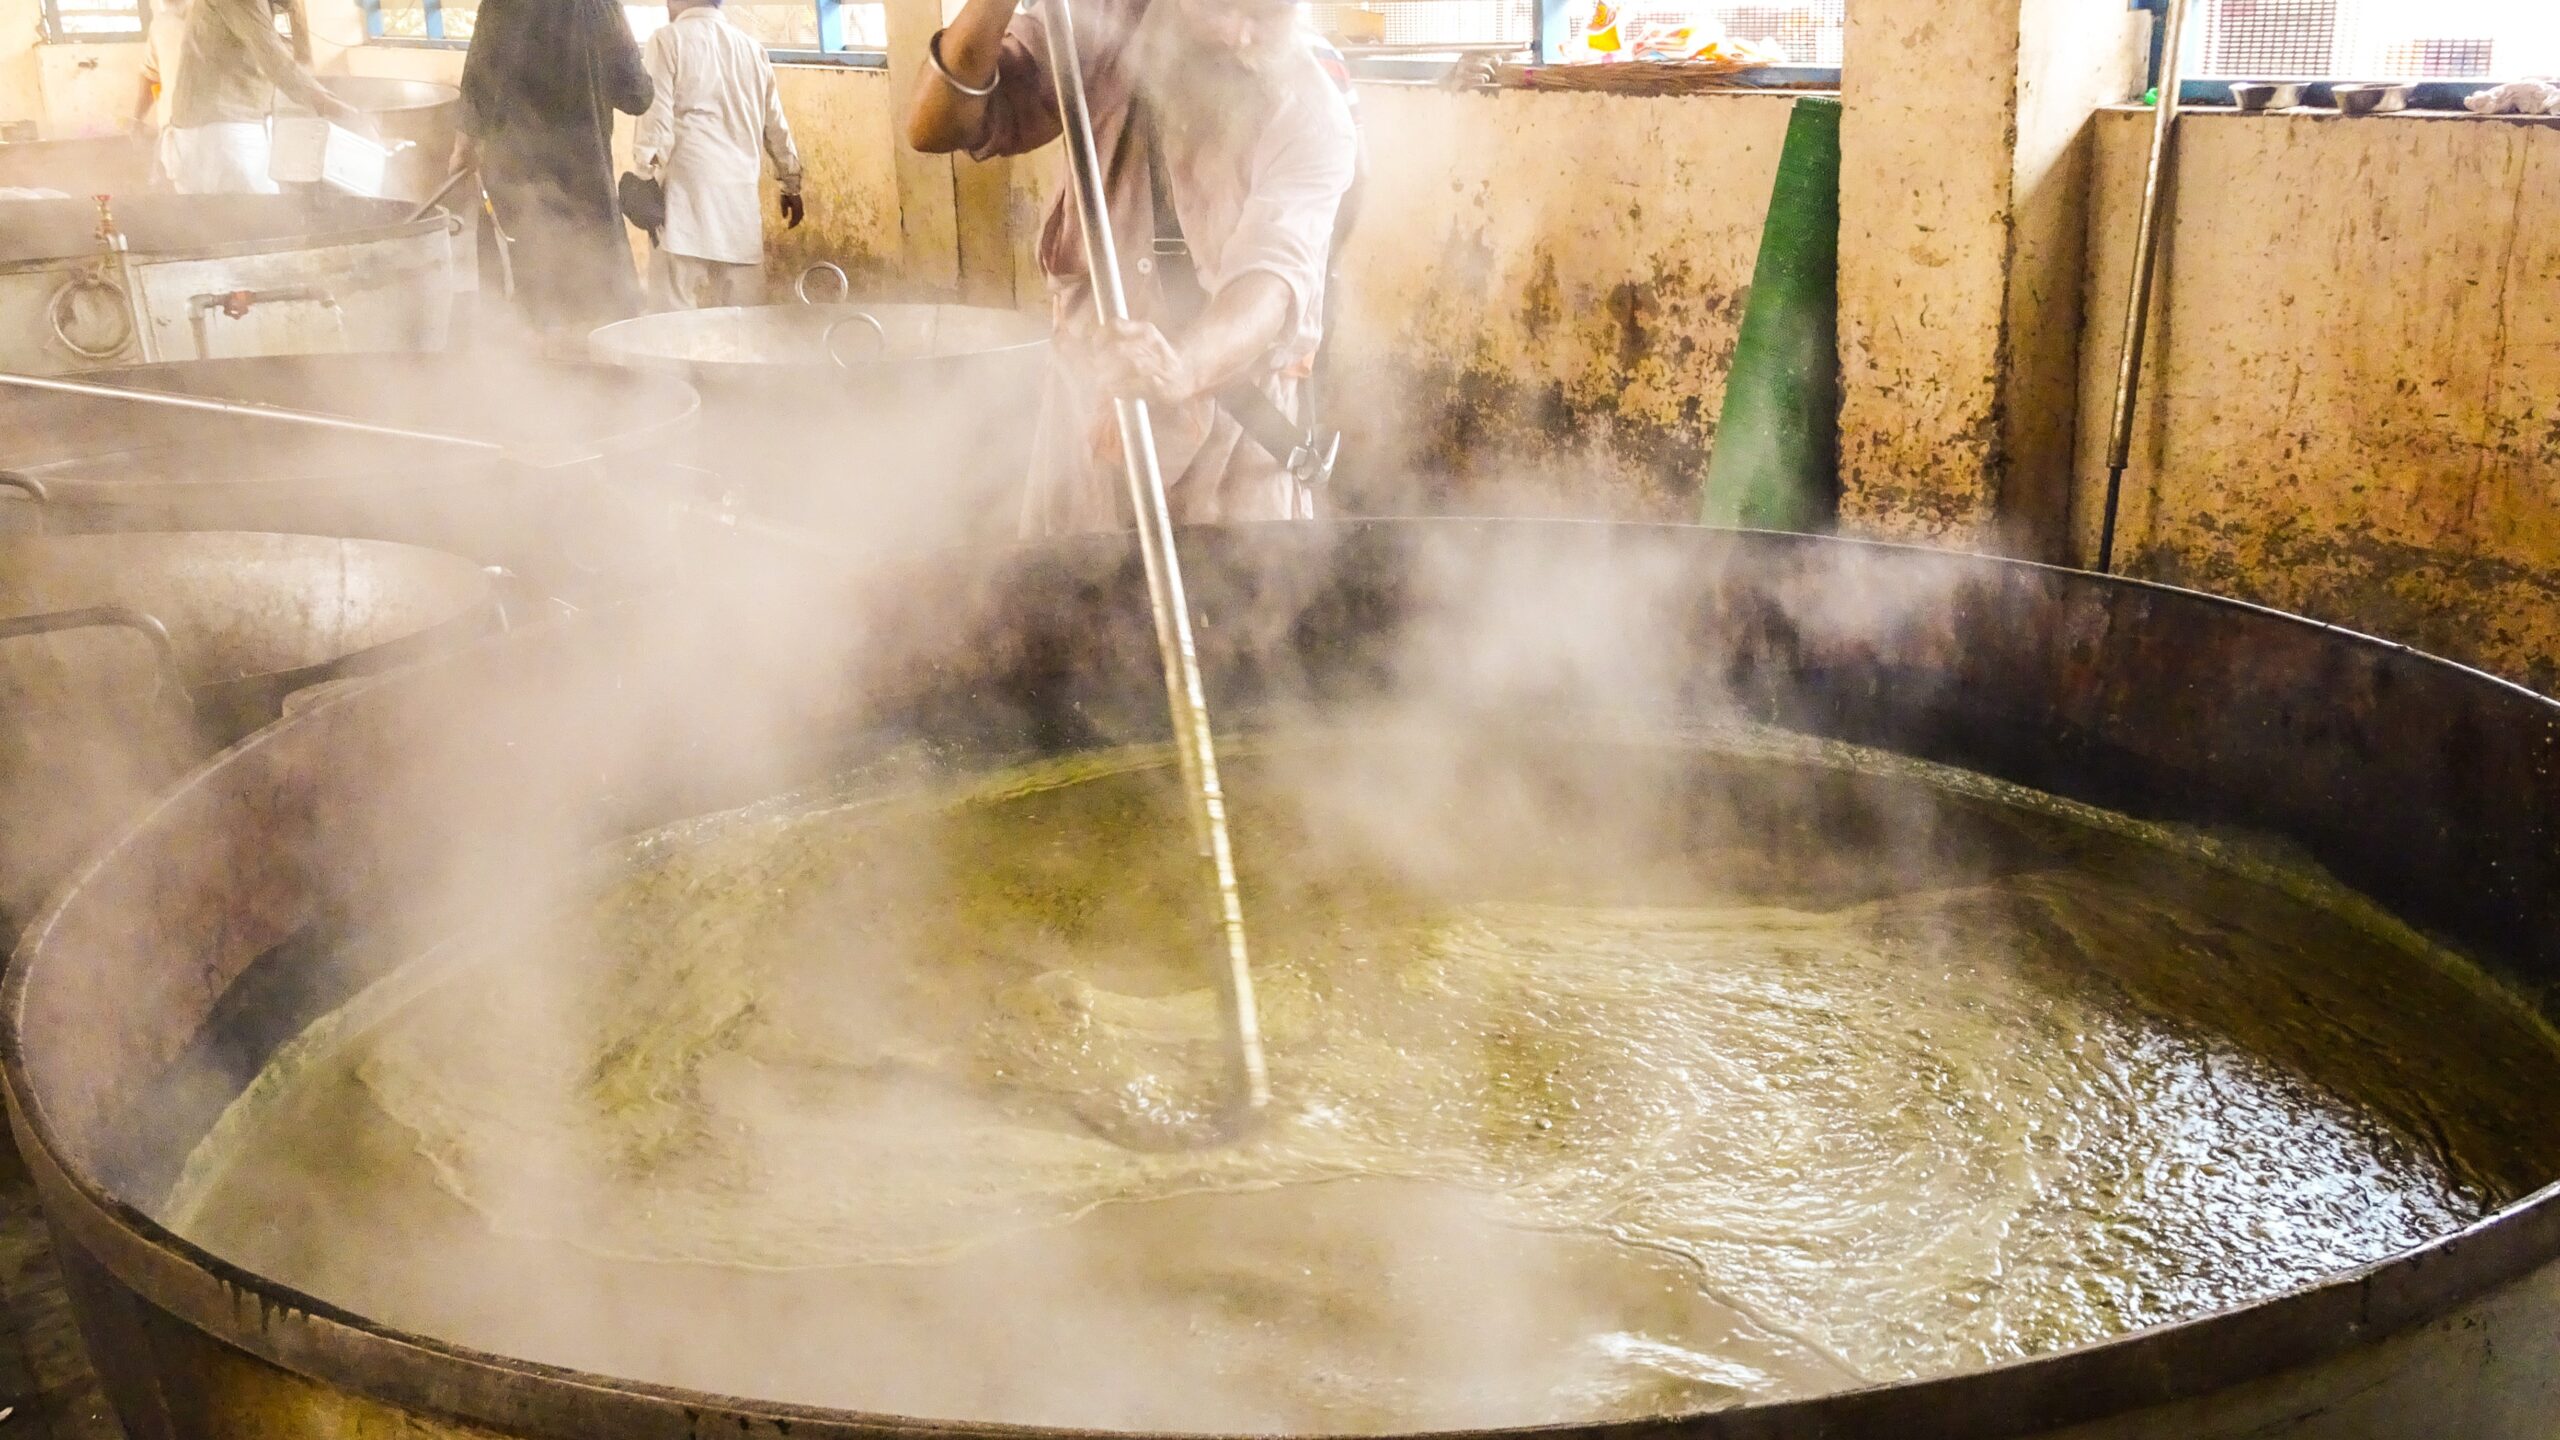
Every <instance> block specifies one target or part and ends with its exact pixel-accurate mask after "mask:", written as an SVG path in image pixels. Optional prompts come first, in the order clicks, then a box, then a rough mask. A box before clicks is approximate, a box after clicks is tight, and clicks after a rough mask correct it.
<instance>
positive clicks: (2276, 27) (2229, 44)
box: [2179, 0, 2338, 79]
mask: <svg viewBox="0 0 2560 1440" xmlns="http://www.w3.org/2000/svg"><path fill="white" fill-rule="evenodd" d="M2337 45H2338V0H2212V3H2211V5H2210V6H2209V8H2208V9H2207V10H2206V12H2205V22H2204V73H2205V74H2207V75H2213V76H2229V77H2232V78H2235V79H2246V78H2248V77H2251V76H2277V77H2284V76H2295V75H2328V74H2331V73H2333V71H2332V63H2333V57H2334V56H2335V55H2336V54H2337ZM2179 48H2180V49H2182V50H2183V49H2185V48H2186V47H2184V46H2180V47H2179Z"/></svg>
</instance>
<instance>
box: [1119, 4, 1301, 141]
mask: <svg viewBox="0 0 2560 1440" xmlns="http://www.w3.org/2000/svg"><path fill="white" fill-rule="evenodd" d="M1148 38H1149V41H1150V43H1149V44H1148V45H1147V46H1146V49H1145V52H1144V55H1143V63H1142V64H1141V65H1140V67H1139V71H1138V74H1139V85H1140V87H1141V89H1142V91H1143V93H1144V95H1145V97H1146V100H1147V103H1148V104H1149V105H1150V106H1152V107H1153V108H1154V110H1155V114H1156V124H1157V127H1158V128H1159V129H1160V130H1161V131H1162V132H1163V134H1164V137H1165V141H1166V144H1167V145H1168V146H1169V147H1170V148H1171V149H1172V150H1173V151H1174V152H1175V153H1177V154H1199V153H1203V152H1217V151H1220V150H1223V149H1225V148H1226V147H1227V146H1228V145H1229V144H1230V143H1231V142H1233V141H1235V140H1236V139H1237V138H1239V137H1241V136H1243V135H1248V134H1251V133H1252V132H1254V131H1255V130H1258V129H1260V128H1261V127H1262V125H1263V124H1264V122H1265V121H1267V120H1268V119H1269V118H1270V116H1271V113H1272V111H1273V109H1274V108H1276V106H1277V104H1278V102H1279V97H1280V81H1279V77H1278V74H1277V71H1276V69H1271V68H1262V67H1257V66H1254V65H1251V64H1248V63H1246V61H1245V60H1244V59H1243V58H1241V57H1239V56H1238V55H1236V54H1235V53H1234V52H1232V51H1228V50H1223V49H1220V48H1218V47H1215V46H1211V45H1204V44H1202V43H1201V42H1199V41H1198V40H1196V39H1193V38H1192V37H1191V36H1190V35H1189V34H1188V33H1187V32H1186V31H1184V29H1183V28H1182V27H1181V26H1180V25H1179V24H1173V25H1163V26H1157V27H1153V28H1152V33H1151V34H1150V35H1149V37H1148Z"/></svg>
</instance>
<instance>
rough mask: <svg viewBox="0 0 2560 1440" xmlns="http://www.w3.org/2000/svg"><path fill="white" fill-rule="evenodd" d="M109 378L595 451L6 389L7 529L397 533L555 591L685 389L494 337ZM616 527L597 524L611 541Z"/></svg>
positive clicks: (665, 443) (119, 373)
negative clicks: (472, 451)
mask: <svg viewBox="0 0 2560 1440" xmlns="http://www.w3.org/2000/svg"><path fill="white" fill-rule="evenodd" d="M89 378H94V379H97V380H100V381H103V382H105V383H108V384H116V385H132V386H139V387H143V388H150V389H164V390H171V391H177V392H181V393H185V394H192V395H206V396H213V397H217V398H222V399H231V400H246V401H252V402H256V403H261V404H275V405H292V406H299V407H308V408H311V409H317V410H323V411H327V412H330V413H332V414H339V415H348V416H353V417H356V418H360V419H365V420H371V421H375V422H379V423H384V424H391V425H404V426H412V427H423V428H434V429H437V430H452V429H457V428H458V429H459V430H460V431H461V433H464V434H467V435H471V436H474V437H478V438H483V439H488V440H493V441H497V442H501V443H505V444H510V445H523V446H529V447H535V448H541V447H549V448H554V449H568V448H592V449H594V450H596V451H598V452H600V453H601V454H602V456H603V457H604V459H603V462H602V463H601V465H599V466H597V467H593V468H592V469H590V470H581V471H579V472H577V473H574V474H563V473H557V472H530V471H526V470H523V469H519V468H516V467H513V466H510V465H508V464H506V463H504V462H502V461H496V460H488V459H483V458H480V457H476V456H472V455H468V454H457V453H456V452H454V451H453V450H451V449H450V448H449V447H442V446H403V445H397V444H382V443H378V442H372V441H364V440H355V439H350V438H348V437H342V436H332V435H325V434H309V433H303V432H298V431H287V432H282V433H279V432H278V431H277V430H276V429H275V427H272V426H263V425H259V424H256V423H255V422H251V421H243V420H235V419H232V418H229V417H224V416H218V415H190V414H182V413H181V414H172V413H164V412H160V411H149V412H143V411H139V410H137V408H136V407H133V406H129V405H125V404H122V403H119V402H116V401H109V400H94V401H93V400H87V399H82V398H77V397H67V396H51V395H31V394H26V393H23V392H14V393H8V394H0V476H5V475H11V474H14V475H18V476H22V477H24V478H26V479H28V480H32V481H34V482H35V484H36V485H37V486H39V487H41V489H42V490H43V492H44V497H43V500H42V502H41V503H36V502H34V501H33V500H32V497H29V496H27V495H25V494H23V493H6V492H0V532H6V531H10V530H18V531H25V530H34V529H42V530H44V531H47V532H51V533H67V532H80V531H132V530H271V531H279V532H291V533H297V534H311V535H337V536H348V537H354V538H359V539H376V540H393V541H401V542H405V543H410V544H418V545H426V546H430V547H433V548H436V549H442V550H450V551H453V552H454V553H456V554H461V555H466V556H469V557H471V558H473V559H476V560H480V561H482V562H484V563H490V564H499V565H505V566H507V567H509V568H511V569H514V570H516V571H519V572H521V573H523V574H525V575H527V576H528V577H532V578H537V579H539V580H541V581H543V582H544V584H545V585H546V586H548V587H549V588H552V589H554V590H558V589H562V588H569V586H570V583H571V581H572V580H573V579H574V578H575V577H573V576H570V575H568V574H566V573H564V572H565V571H566V569H567V568H568V567H567V566H566V565H565V564H564V562H563V560H562V558H561V552H562V551H563V549H564V548H565V547H566V545H567V544H568V541H569V539H570V538H571V537H572V536H575V535H595V534H599V533H601V532H604V531H606V530H607V528H608V526H609V523H610V522H609V520H608V519H604V518H599V510H600V509H601V508H602V507H603V497H602V496H601V495H600V494H599V491H600V490H601V489H602V488H604V487H609V486H612V485H615V484H638V483H640V482H641V481H642V480H643V479H644V478H645V477H646V476H647V475H648V474H650V473H651V472H653V471H655V470H656V469H657V468H659V467H660V466H661V465H662V463H663V462H664V461H665V460H666V459H668V458H669V455H668V452H669V451H670V450H673V449H675V448H676V447H677V446H678V444H679V443H680V442H681V441H682V439H683V438H684V437H685V436H686V435H688V434H689V432H690V431H691V429H692V427H693V425H694V423H695V415H696V411H697V409H698V408H699V400H698V399H697V397H696V395H695V393H694V391H693V389H692V388H691V387H690V386H688V385H686V384H685V383H684V382H683V381H681V380H678V379H674V378H671V377H666V376H654V375H636V374H631V373H629V372H625V371H618V370H610V369H606V368H604V367H601V366H591V365H567V364H558V363H550V362H541V361H535V360H530V359H523V358H499V357H494V356H488V355H471V356H458V355H426V354H380V355H344V356H328V357H315V356H269V357H264V358H259V359H244V360H220V361H205V362H195V363H187V364H172V365H156V366H139V367H134V368H131V369H124V370H111V371H100V372H93V373H92V375H91V376H90V377H89ZM612 548H613V545H612V542H611V541H610V540H609V539H608V540H607V541H606V542H605V543H604V549H605V550H606V552H607V553H610V552H611V551H612Z"/></svg>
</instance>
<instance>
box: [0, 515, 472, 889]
mask: <svg viewBox="0 0 2560 1440" xmlns="http://www.w3.org/2000/svg"><path fill="white" fill-rule="evenodd" d="M492 618H493V612H492V609H491V588H490V580H489V577H488V576H487V575H486V574H485V573H483V572H482V571H481V570H480V569H479V568H478V567H477V566H474V565H472V564H471V563H470V562H468V561H465V560H461V559H458V558H456V557H454V556H451V555H445V554H440V553H438V552H436V551H432V550H421V549H417V548H414V547H411V546H407V545H386V544H380V543H373V542H360V541H346V540H327V539H320V538H316V537H312V536H306V535H248V534H203V535H99V536H79V537H70V538H62V539H45V540H29V539H17V540H8V541H0V716H5V717H6V719H5V720H0V934H15V933H16V928H17V927H16V922H20V921H23V920H25V919H26V918H27V917H28V916H29V915H30V914H32V913H33V911H34V908H35V905H36V902H37V901H39V900H41V899H42V897H43V895H44V893H45V891H47V890H49V889H50V888H52V886H53V884H54V883H55V882H57V881H59V880H61V879H62V878H64V877H65V876H66V875H67V874H68V873H69V871H70V869H71V866H72V864H73V862H74V861H75V860H76V859H77V858H78V857H79V856H80V855H81V854H83V853H84V852H86V851H87V850H88V849H89V848H90V847H91V846H92V845H94V844H95V843H96V842H97V841H98V840H100V839H101V838H103V837H104V836H106V835H108V834H111V833H113V831H114V829H115V828H116V827H117V826H118V825H120V824H122V823H123V822H124V821H126V820H127V819H129V818H130V817H131V816H132V815H133V814H134V813H135V812H136V811H137V810H138V809H139V808H140V807H141V805H142V804H143V802H144V801H145V800H146V799H147V798H148V797H149V796H150V795H151V794H152V793H153V792H154V791H156V790H158V789H159V788H160V787H161V786H163V785H165V784H167V783H168V782H169V781H171V780H174V779H176V778H177V777H178V776H179V775H180V774H181V773H183V772H184V771H185V770H186V769H187V768H188V767H189V766H191V765H194V764H196V763H197V762H199V761H201V760H203V759H204V758H205V757H206V756H208V755H211V754H212V753H214V752H215V751H216V750H219V749H221V748H223V747H224V746H226V745H230V744H232V743H234V742H236V741H238V740H239V739H240V738H241V737H242V736H244V735H247V734H248V733H249V732H251V731H252V730H255V729H257V728H258V727H259V726H261V725H264V724H266V723H267V722H269V721H271V720H273V719H275V718H276V717H277V715H278V714H279V713H280V711H281V709H282V706H283V702H284V698H285V697H286V696H287V695H288V694H290V693H291V692H293V691H295V690H297V689H300V688H301V687H303V686H306V685H311V684H315V683H318V682H320V681H323V680H328V679H332V678H335V677H339V676H345V675H353V674H361V673H366V672H369V671H372V670H378V669H381V668H383V667H385V666H388V665H392V664H396V663H399V662H401V661H403V660H414V659H419V658H423V657H424V656H426V655H429V654H432V653H434V652H435V651H436V650H437V649H439V648H445V647H450V646H451V645H453V644H455V643H457V642H459V641H460V640H461V639H463V638H465V637H466V636H468V635H470V634H474V633H477V632H478V631H479V630H481V629H482V628H484V627H486V626H487V625H488V624H490V623H491V620H492Z"/></svg>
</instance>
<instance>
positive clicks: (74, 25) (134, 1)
mask: <svg viewBox="0 0 2560 1440" xmlns="http://www.w3.org/2000/svg"><path fill="white" fill-rule="evenodd" d="M148 3H149V0H44V38H45V39H46V40H48V41H50V42H52V43H54V44H56V45H63V44H80V45H88V44H99V43H105V42H110V41H116V40H139V39H141V38H142V24H143V16H144V15H145V14H146V13H147V12H146V10H145V9H144V6H145V5H146V4H148Z"/></svg>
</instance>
